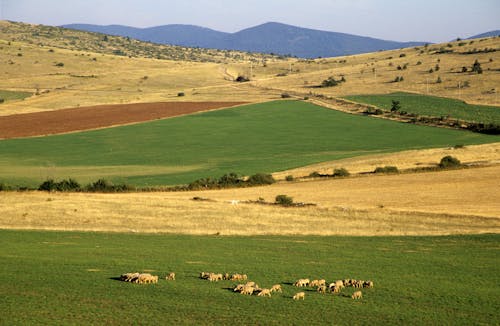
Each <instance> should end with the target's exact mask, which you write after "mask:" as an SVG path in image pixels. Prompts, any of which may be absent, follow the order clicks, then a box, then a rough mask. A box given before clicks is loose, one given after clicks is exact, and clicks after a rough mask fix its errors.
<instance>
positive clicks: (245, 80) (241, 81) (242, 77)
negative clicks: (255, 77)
mask: <svg viewBox="0 0 500 326" xmlns="http://www.w3.org/2000/svg"><path fill="white" fill-rule="evenodd" d="M236 81H237V82H238V83H244V82H248V81H250V79H249V78H247V77H245V76H241V75H240V76H238V77H237V78H236Z"/></svg>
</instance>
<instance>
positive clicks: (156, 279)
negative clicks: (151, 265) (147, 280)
mask: <svg viewBox="0 0 500 326" xmlns="http://www.w3.org/2000/svg"><path fill="white" fill-rule="evenodd" d="M174 279H175V278H174ZM151 280H152V282H151V283H154V284H156V283H158V275H155V276H152V277H151Z"/></svg>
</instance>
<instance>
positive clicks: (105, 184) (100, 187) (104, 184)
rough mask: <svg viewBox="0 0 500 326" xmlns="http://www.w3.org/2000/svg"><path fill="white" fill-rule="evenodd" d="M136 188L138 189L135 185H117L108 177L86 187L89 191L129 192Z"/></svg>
mask: <svg viewBox="0 0 500 326" xmlns="http://www.w3.org/2000/svg"><path fill="white" fill-rule="evenodd" d="M134 190H136V188H135V187H134V186H130V185H126V184H117V185H115V184H113V183H112V182H111V181H108V180H106V179H99V180H97V181H96V182H94V183H91V184H88V185H87V186H86V187H85V191H88V192H129V191H134Z"/></svg>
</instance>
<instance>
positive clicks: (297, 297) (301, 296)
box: [293, 292, 306, 300]
mask: <svg viewBox="0 0 500 326" xmlns="http://www.w3.org/2000/svg"><path fill="white" fill-rule="evenodd" d="M305 297H306V293H305V292H298V293H295V295H294V296H293V300H300V299H302V300H304V299H305Z"/></svg>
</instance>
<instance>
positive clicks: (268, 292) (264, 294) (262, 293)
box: [257, 289, 271, 297]
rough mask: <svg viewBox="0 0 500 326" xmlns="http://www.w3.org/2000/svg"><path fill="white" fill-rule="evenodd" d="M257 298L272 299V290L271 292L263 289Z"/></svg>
mask: <svg viewBox="0 0 500 326" xmlns="http://www.w3.org/2000/svg"><path fill="white" fill-rule="evenodd" d="M257 296H259V297H264V296H268V297H270V296H271V290H269V289H262V290H260V292H259V294H257Z"/></svg>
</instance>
